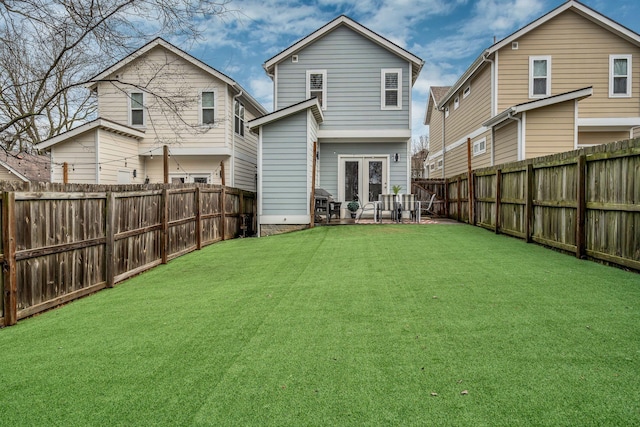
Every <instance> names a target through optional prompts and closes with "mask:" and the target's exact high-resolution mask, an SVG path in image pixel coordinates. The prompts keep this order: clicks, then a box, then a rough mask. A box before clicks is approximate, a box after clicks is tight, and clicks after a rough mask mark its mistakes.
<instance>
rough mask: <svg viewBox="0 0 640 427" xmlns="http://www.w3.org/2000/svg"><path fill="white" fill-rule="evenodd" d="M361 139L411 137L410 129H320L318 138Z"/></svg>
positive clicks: (403, 138)
mask: <svg viewBox="0 0 640 427" xmlns="http://www.w3.org/2000/svg"><path fill="white" fill-rule="evenodd" d="M321 138H322V139H360V140H369V141H371V140H382V139H387V140H389V139H400V140H402V142H404V140H405V139H407V138H411V130H410V129H379V130H377V129H354V130H339V129H334V130H331V129H319V130H318V139H321Z"/></svg>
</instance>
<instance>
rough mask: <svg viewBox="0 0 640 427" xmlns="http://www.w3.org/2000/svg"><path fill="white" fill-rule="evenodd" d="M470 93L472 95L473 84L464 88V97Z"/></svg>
mask: <svg viewBox="0 0 640 427" xmlns="http://www.w3.org/2000/svg"><path fill="white" fill-rule="evenodd" d="M469 95H471V85H469V86H467V87H465V88H464V91H463V92H462V98H463V99H464V98H466V97H467V96H469Z"/></svg>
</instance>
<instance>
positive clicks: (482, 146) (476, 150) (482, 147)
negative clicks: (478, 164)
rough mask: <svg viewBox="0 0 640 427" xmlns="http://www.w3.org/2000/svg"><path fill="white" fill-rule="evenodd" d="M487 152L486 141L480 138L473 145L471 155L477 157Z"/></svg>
mask: <svg viewBox="0 0 640 427" xmlns="http://www.w3.org/2000/svg"><path fill="white" fill-rule="evenodd" d="M486 152H487V139H486V138H482V139H479V140H477V141H474V143H473V155H474V156H477V155H479V154H483V153H486Z"/></svg>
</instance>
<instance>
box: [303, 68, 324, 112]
mask: <svg viewBox="0 0 640 427" xmlns="http://www.w3.org/2000/svg"><path fill="white" fill-rule="evenodd" d="M308 98H318V101H320V106H321V107H322V109H323V110H326V109H327V70H309V71H307V99H308Z"/></svg>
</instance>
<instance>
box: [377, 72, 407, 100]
mask: <svg viewBox="0 0 640 427" xmlns="http://www.w3.org/2000/svg"><path fill="white" fill-rule="evenodd" d="M381 91H382V93H381V98H382V105H381V108H382V109H383V110H400V109H401V108H402V69H400V68H397V69H382V73H381Z"/></svg>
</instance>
